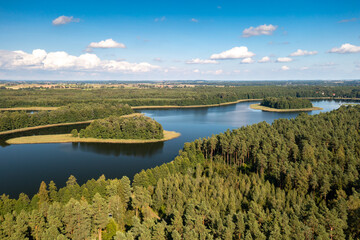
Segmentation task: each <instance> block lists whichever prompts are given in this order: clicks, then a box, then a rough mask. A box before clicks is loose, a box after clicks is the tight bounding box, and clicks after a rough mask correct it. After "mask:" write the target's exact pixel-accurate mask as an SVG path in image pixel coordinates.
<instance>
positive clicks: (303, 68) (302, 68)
mask: <svg viewBox="0 0 360 240" xmlns="http://www.w3.org/2000/svg"><path fill="white" fill-rule="evenodd" d="M308 69H309V67H301V68H300V70H302V71H303V70H308Z"/></svg>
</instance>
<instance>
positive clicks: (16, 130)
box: [0, 113, 143, 135]
mask: <svg viewBox="0 0 360 240" xmlns="http://www.w3.org/2000/svg"><path fill="white" fill-rule="evenodd" d="M140 115H143V114H142V113H132V114H128V115H123V116H120V117H134V116H140ZM93 121H95V120H88V121H82V122H70V123H56V124H48V125H41V126H36V127H27V128H19V129H14V130H9V131H4V132H0V135H6V134H11V133H18V132H25V131H29V130H36V129H42V128H49V127H61V126H68V125H78V124H85V123H91V122H93Z"/></svg>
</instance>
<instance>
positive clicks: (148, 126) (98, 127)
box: [79, 116, 164, 139]
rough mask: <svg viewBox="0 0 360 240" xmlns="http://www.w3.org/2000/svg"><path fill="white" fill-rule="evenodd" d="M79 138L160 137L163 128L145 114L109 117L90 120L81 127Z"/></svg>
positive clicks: (161, 136) (162, 134)
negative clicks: (83, 127)
mask: <svg viewBox="0 0 360 240" xmlns="http://www.w3.org/2000/svg"><path fill="white" fill-rule="evenodd" d="M79 136H80V137H81V138H100V139H162V138H164V133H163V128H162V126H161V124H160V123H158V122H156V121H155V120H153V119H151V118H149V117H145V116H134V117H109V118H106V119H99V120H96V121H94V122H92V123H91V124H90V125H89V126H88V127H86V128H85V129H81V130H80V133H79Z"/></svg>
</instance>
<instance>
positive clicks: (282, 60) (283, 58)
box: [276, 57, 292, 62]
mask: <svg viewBox="0 0 360 240" xmlns="http://www.w3.org/2000/svg"><path fill="white" fill-rule="evenodd" d="M276 62H292V58H289V57H279V58H278V59H277V60H276Z"/></svg>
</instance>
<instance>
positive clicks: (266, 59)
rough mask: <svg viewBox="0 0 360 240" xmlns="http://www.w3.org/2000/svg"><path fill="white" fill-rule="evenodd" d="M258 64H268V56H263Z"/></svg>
mask: <svg viewBox="0 0 360 240" xmlns="http://www.w3.org/2000/svg"><path fill="white" fill-rule="evenodd" d="M258 62H259V63H267V62H270V58H269V57H268V56H265V57H263V58H261V59H260V60H259V61H258Z"/></svg>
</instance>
